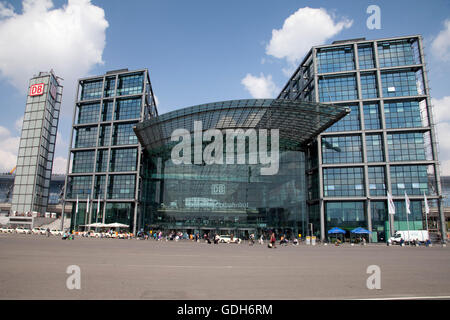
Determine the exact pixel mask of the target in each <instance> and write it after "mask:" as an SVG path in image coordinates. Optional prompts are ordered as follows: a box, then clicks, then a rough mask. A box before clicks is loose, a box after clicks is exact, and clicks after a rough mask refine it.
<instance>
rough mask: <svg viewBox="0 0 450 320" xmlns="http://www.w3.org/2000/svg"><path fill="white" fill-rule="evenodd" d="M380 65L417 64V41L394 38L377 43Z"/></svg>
mask: <svg viewBox="0 0 450 320" xmlns="http://www.w3.org/2000/svg"><path fill="white" fill-rule="evenodd" d="M378 60H379V63H380V67H381V68H383V67H395V66H404V65H411V64H418V63H419V58H418V47H417V41H410V40H409V39H408V40H395V41H383V42H379V43H378Z"/></svg>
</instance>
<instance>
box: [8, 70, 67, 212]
mask: <svg viewBox="0 0 450 320" xmlns="http://www.w3.org/2000/svg"><path fill="white" fill-rule="evenodd" d="M59 81H60V79H59V78H58V77H57V76H56V75H55V74H54V73H53V71H50V72H40V73H39V74H38V75H36V76H34V77H33V78H31V79H30V82H29V87H28V95H27V103H26V107H25V114H24V117H23V124H22V133H21V137H20V145H19V152H18V156H17V166H16V171H15V173H16V175H15V180H14V188H13V192H12V204H11V211H12V212H16V213H19V214H22V213H28V212H32V211H34V212H38V213H41V214H44V213H45V212H46V210H47V205H48V202H49V197H50V180H51V175H52V167H53V157H54V152H55V143H56V133H57V131H58V120H59V112H60V107H61V97H62V90H63V87H62V85H61V84H60V82H59Z"/></svg>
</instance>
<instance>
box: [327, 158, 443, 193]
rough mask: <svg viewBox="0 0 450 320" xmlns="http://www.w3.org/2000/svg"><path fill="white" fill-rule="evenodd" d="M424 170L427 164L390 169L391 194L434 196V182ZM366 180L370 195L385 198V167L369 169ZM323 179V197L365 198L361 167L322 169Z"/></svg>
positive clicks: (392, 167) (426, 168)
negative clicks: (430, 194)
mask: <svg viewBox="0 0 450 320" xmlns="http://www.w3.org/2000/svg"><path fill="white" fill-rule="evenodd" d="M428 169H429V167H428V166H427V165H412V166H391V167H390V174H391V187H392V194H393V195H400V196H401V195H404V193H405V192H406V193H407V194H409V195H423V194H424V193H426V194H429V193H432V194H435V191H434V190H435V188H434V187H435V181H434V178H432V179H431V178H430V177H429V176H428V173H427V170H428ZM368 179H369V181H368V185H369V193H370V195H371V196H386V192H387V190H386V175H385V167H382V166H377V167H369V168H368ZM323 180H324V187H323V189H324V190H323V192H324V196H325V197H356V196H361V197H362V196H366V192H365V187H364V186H365V181H364V172H363V168H362V167H350V168H324V169H323Z"/></svg>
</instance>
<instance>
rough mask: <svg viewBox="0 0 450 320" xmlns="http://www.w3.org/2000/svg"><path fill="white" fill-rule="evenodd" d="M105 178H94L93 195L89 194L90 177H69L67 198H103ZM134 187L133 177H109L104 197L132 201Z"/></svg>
mask: <svg viewBox="0 0 450 320" xmlns="http://www.w3.org/2000/svg"><path fill="white" fill-rule="evenodd" d="M105 182H106V176H96V178H95V180H94V194H93V195H92V194H91V187H92V176H78V177H71V178H70V180H69V190H68V196H67V197H68V198H72V199H76V198H77V197H78V198H79V199H86V198H87V197H88V196H89V197H90V199H101V198H103V197H104V191H105V187H106V185H105ZM135 186H136V176H135V175H132V174H131V175H130V174H127V175H110V176H109V179H108V186H107V192H106V197H107V199H134V194H135Z"/></svg>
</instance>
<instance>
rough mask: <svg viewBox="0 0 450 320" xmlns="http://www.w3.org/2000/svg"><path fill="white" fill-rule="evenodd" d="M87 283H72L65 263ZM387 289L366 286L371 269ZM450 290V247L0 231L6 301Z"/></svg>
mask: <svg viewBox="0 0 450 320" xmlns="http://www.w3.org/2000/svg"><path fill="white" fill-rule="evenodd" d="M71 265H77V266H79V267H80V271H81V289H79V290H77V289H74V290H69V289H67V286H66V281H67V278H68V277H69V276H70V275H69V274H67V273H66V270H67V267H68V266H71ZM370 265H377V266H379V267H380V270H381V289H380V290H377V289H373V290H369V289H368V288H367V286H366V281H367V278H368V277H369V276H370V274H367V273H366V271H367V267H368V266H370ZM449 296H450V247H446V248H443V247H442V246H441V245H435V246H433V247H432V248H425V247H399V246H391V247H387V246H384V245H368V246H365V247H362V246H353V247H352V246H340V247H335V246H331V245H328V246H322V245H319V246H314V247H311V246H306V245H300V246H292V245H289V246H278V247H277V248H276V249H269V248H267V246H266V245H259V244H256V245H254V246H249V245H248V244H246V243H241V244H239V245H237V244H218V245H214V244H206V243H204V242H200V243H195V242H191V241H180V242H174V241H168V242H166V241H163V242H157V241H154V240H136V239H132V240H124V239H123V240H122V239H88V238H77V239H75V240H73V241H69V240H67V241H63V240H61V239H60V238H59V237H50V238H47V237H45V236H34V235H18V234H0V299H207V300H209V299H258V300H259V299H262V300H272V299H368V298H377V299H378V298H404V297H410V298H412V297H440V298H446V297H449Z"/></svg>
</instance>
